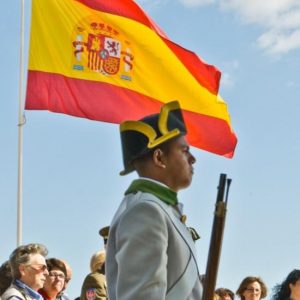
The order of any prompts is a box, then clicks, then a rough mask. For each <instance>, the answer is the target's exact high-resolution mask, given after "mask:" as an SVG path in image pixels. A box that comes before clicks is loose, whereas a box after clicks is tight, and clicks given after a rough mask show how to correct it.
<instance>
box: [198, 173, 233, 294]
mask: <svg viewBox="0 0 300 300" xmlns="http://www.w3.org/2000/svg"><path fill="white" fill-rule="evenodd" d="M226 178H227V175H226V174H220V180H219V186H218V194H217V200H216V207H215V213H214V220H213V227H212V233H211V238H210V246H209V252H208V259H207V265H206V272H205V278H204V289H203V300H213V299H214V292H215V287H216V281H217V274H218V268H219V262H220V256H221V250H222V240H223V232H224V225H225V217H226V208H227V200H228V199H227V198H228V191H229V186H230V183H231V179H227V180H226ZM226 183H227V191H226V198H225V199H224V194H225V188H226Z"/></svg>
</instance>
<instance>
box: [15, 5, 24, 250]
mask: <svg viewBox="0 0 300 300" xmlns="http://www.w3.org/2000/svg"><path fill="white" fill-rule="evenodd" d="M24 8H25V0H21V24H20V54H19V55H20V58H19V59H20V71H19V72H20V74H19V122H18V192H17V246H20V245H21V244H22V229H23V228H22V222H23V213H22V210H23V125H24V124H25V117H24V106H23V72H24V70H23V62H24V59H23V56H24V19H25V12H24Z"/></svg>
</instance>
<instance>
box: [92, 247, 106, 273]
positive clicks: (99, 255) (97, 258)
mask: <svg viewBox="0 0 300 300" xmlns="http://www.w3.org/2000/svg"><path fill="white" fill-rule="evenodd" d="M105 257H106V254H105V251H98V252H96V253H95V254H93V256H92V257H91V261H90V269H91V272H92V273H94V272H97V271H100V272H101V273H103V274H104V273H105V269H104V266H105Z"/></svg>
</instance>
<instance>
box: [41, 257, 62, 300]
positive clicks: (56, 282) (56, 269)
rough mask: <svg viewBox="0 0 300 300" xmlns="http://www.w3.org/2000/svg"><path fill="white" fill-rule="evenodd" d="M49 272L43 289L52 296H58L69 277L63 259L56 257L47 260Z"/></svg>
mask: <svg viewBox="0 0 300 300" xmlns="http://www.w3.org/2000/svg"><path fill="white" fill-rule="evenodd" d="M46 263H47V268H48V271H49V274H48V276H47V278H46V281H45V284H44V287H43V288H42V290H43V291H44V292H45V293H46V294H47V295H48V296H49V297H51V298H56V295H58V294H59V293H60V292H61V291H62V290H63V288H64V286H65V279H66V277H67V270H66V266H65V264H64V262H63V261H61V260H59V259H56V258H49V259H47V260H46Z"/></svg>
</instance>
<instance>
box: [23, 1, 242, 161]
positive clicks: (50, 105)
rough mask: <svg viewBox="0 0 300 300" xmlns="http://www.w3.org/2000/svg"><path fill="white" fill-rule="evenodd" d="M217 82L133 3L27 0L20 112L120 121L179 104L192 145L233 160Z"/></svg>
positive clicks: (231, 138)
mask: <svg viewBox="0 0 300 300" xmlns="http://www.w3.org/2000/svg"><path fill="white" fill-rule="evenodd" d="M220 77H221V73H220V71H219V70H218V69H217V68H216V67H214V66H212V65H209V64H207V63H205V62H204V61H203V60H202V59H201V58H199V57H198V56H197V55H196V54H195V53H193V52H191V51H189V50H187V49H184V48H183V47H181V46H179V45H177V44H175V43H174V42H172V41H171V40H170V39H169V38H168V37H167V35H166V34H165V33H164V32H163V31H162V30H161V29H160V28H159V27H158V25H156V24H155V22H154V21H153V20H152V19H151V18H150V17H149V16H148V15H147V14H146V13H145V12H144V11H143V9H142V8H141V7H139V6H138V4H137V3H136V2H134V1H133V0H113V1H104V0H32V15H31V33H30V50H29V65H28V78H27V91H26V100H25V109H28V110H48V111H52V112H57V113H63V114H68V115H72V116H76V117H82V118H87V119H91V120H98V121H104V122H110V123H120V122H122V121H124V120H129V119H133V120H134V119H139V118H142V117H144V116H145V115H147V114H151V113H157V112H159V110H160V107H161V105H162V104H164V103H167V102H170V101H173V100H178V101H179V102H180V106H181V108H182V110H183V115H184V118H185V122H186V125H187V129H188V136H187V139H188V141H189V143H190V144H191V145H192V146H195V147H198V148H201V149H203V150H206V151H209V152H212V153H215V154H219V155H223V156H226V157H232V156H233V154H234V149H235V146H236V143H237V137H236V135H235V133H234V131H233V129H232V126H231V122H230V116H229V113H228V109H227V105H226V103H225V101H224V100H223V99H222V98H221V97H220V96H219V95H218V90H219V81H220Z"/></svg>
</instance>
